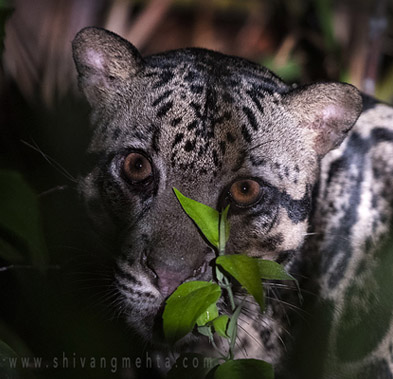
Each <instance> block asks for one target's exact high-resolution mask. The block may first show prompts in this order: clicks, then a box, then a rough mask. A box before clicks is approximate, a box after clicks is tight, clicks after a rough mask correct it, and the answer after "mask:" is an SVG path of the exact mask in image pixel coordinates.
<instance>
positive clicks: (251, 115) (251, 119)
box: [243, 107, 258, 131]
mask: <svg viewBox="0 0 393 379" xmlns="http://www.w3.org/2000/svg"><path fill="white" fill-rule="evenodd" d="M243 112H244V114H245V115H246V116H247V119H248V122H249V124H250V125H251V127H252V128H253V129H254V130H255V131H257V130H258V122H257V120H256V118H255V115H254V112H253V111H252V110H251V109H250V108H248V107H243Z"/></svg>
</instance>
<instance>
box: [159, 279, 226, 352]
mask: <svg viewBox="0 0 393 379" xmlns="http://www.w3.org/2000/svg"><path fill="white" fill-rule="evenodd" d="M220 296H221V288H220V287H219V286H218V285H217V284H215V283H210V282H202V281H194V282H186V283H183V284H181V285H180V286H179V287H178V288H177V289H176V291H175V292H174V293H173V294H172V295H171V296H170V297H169V298H168V300H167V301H166V306H165V309H164V313H163V316H162V318H163V320H164V334H165V337H166V339H167V341H168V342H169V343H171V344H173V343H175V342H176V341H177V340H179V339H180V338H182V337H184V336H185V335H186V334H187V333H189V332H191V330H192V329H193V327H194V325H195V323H196V321H197V319H198V318H199V317H200V316H201V315H202V314H203V313H204V312H206V311H207V309H208V308H209V307H210V306H211V305H212V304H215V303H216V302H217V300H218V299H219V298H220Z"/></svg>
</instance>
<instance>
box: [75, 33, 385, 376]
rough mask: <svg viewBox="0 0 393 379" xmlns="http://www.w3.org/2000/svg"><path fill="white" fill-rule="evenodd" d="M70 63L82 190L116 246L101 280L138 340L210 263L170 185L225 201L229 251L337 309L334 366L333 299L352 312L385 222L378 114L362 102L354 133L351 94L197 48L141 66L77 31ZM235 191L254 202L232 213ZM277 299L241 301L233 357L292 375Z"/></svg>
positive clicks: (105, 39)
mask: <svg viewBox="0 0 393 379" xmlns="http://www.w3.org/2000/svg"><path fill="white" fill-rule="evenodd" d="M73 52H74V60H75V63H76V67H77V70H78V73H79V85H80V88H81V90H82V92H83V93H84V94H85V96H86V98H87V100H88V101H89V103H90V105H91V107H92V124H93V125H94V136H93V139H92V142H91V145H90V149H89V153H90V154H92V155H93V156H94V157H96V162H97V163H96V165H95V167H94V168H92V170H91V172H90V173H89V174H87V175H86V176H85V177H84V178H82V179H81V182H80V183H81V184H80V190H81V193H82V195H83V196H84V198H85V201H86V205H87V208H88V210H89V212H90V214H91V216H92V220H93V221H94V223H95V224H96V226H97V228H98V229H99V230H101V234H103V235H104V236H106V237H107V238H110V239H111V240H112V241H116V242H115V243H114V246H119V255H118V260H117V261H118V269H117V272H116V274H115V280H116V283H117V288H118V291H119V294H120V296H121V298H122V302H123V308H124V309H123V310H124V313H125V315H126V318H127V320H128V322H129V323H130V324H131V325H132V326H133V327H134V328H135V329H136V330H138V331H139V332H140V333H141V334H142V335H143V336H144V337H145V338H147V339H155V338H158V336H157V333H156V329H155V326H156V325H157V323H158V324H159V320H160V317H161V311H162V306H163V304H164V301H165V298H166V297H167V296H168V295H169V294H170V293H171V292H172V291H173V290H174V289H175V288H176V287H177V286H178V285H179V284H181V283H182V282H184V281H186V280H195V279H200V280H209V279H211V278H212V275H213V274H212V271H211V266H209V262H210V261H211V260H212V259H214V257H215V255H214V251H213V250H212V249H211V248H210V247H209V246H208V245H207V244H206V242H205V241H204V239H203V238H202V237H201V236H200V235H199V234H198V233H196V229H195V226H194V225H193V223H192V222H191V220H190V219H188V218H187V216H186V215H185V213H184V212H183V210H182V209H181V207H180V205H179V203H178V202H177V200H176V198H175V196H174V194H173V190H172V188H173V187H177V188H178V189H179V190H180V191H182V192H183V193H184V194H185V195H187V196H188V197H191V198H193V199H195V200H198V201H200V202H202V203H205V204H207V205H210V206H212V207H215V208H218V209H221V208H222V207H224V206H225V205H226V204H231V207H230V213H229V219H230V223H231V235H230V239H229V241H228V246H227V249H228V253H239V252H241V253H244V254H247V255H250V256H255V257H262V258H266V259H272V260H275V261H277V262H280V263H282V264H285V265H286V267H287V268H288V269H289V270H291V271H292V272H293V273H294V274H295V275H298V277H299V278H304V277H310V280H309V282H310V283H312V286H311V285H310V286H311V287H312V288H313V289H314V290H315V289H317V290H318V291H319V295H320V298H321V299H323V300H324V301H326V302H329V301H331V302H333V303H334V304H336V311H334V312H333V313H332V316H331V319H332V320H331V323H332V325H333V327H332V328H331V330H330V329H329V330H330V331H329V332H328V337H326V351H328V353H327V354H326V356H327V357H328V358H327V361H329V362H334V364H335V365H336V366H335V367H338V365H339V363H340V362H339V360H340V358H337V357H338V355H337V354H336V353H337V351H336V350H335V348H334V344H335V339H337V333H339V331H340V327H341V326H340V325H341V324H340V322H339V319H340V318H341V317H343V309H344V313H345V306H346V302H352V303H356V302H359V304H361V303H362V302H361V301H360V300H359V301H358V300H357V298H356V296H357V295H352V297H351V296H350V295H348V289H349V288H350V287H351V286H361V285H362V283H361V282H360V281H356V280H355V281H353V280H351V279H352V278H353V277H356V276H358V274H357V273H359V272H361V273H362V275H366V276H367V275H368V273H369V272H371V271H370V270H372V262H373V258H374V256H373V254H374V255H375V254H376V253H375V252H376V251H377V247H378V245H379V241H380V240H383V238H384V236H386V234H387V232H388V229H389V225H390V222H391V217H392V216H391V205H392V195H391V192H392V191H391V190H389V189H390V188H392V179H391V178H392V170H393V159H392V157H393V144H392V142H393V141H392V140H393V110H392V108H391V107H389V106H387V105H383V104H379V103H376V102H374V101H373V100H372V99H369V98H366V97H363V103H364V109H363V113H362V115H361V116H360V118H359V120H358V121H357V119H358V117H359V115H360V113H361V111H362V97H361V95H360V93H359V92H358V91H357V90H356V89H355V88H354V87H352V86H350V85H346V84H341V83H317V84H312V85H309V86H305V87H291V86H288V85H286V84H285V83H283V82H282V81H281V80H280V79H279V78H278V77H276V76H275V75H274V74H273V73H271V72H270V71H269V70H267V69H266V68H263V67H260V66H259V65H256V64H254V63H251V62H249V61H246V60H244V59H241V58H235V57H230V56H226V55H223V54H220V53H216V52H212V51H208V50H203V49H182V50H175V51H171V52H167V53H163V54H157V55H153V56H150V57H146V58H142V57H141V56H140V54H139V52H138V51H137V50H136V49H135V47H134V46H132V45H131V44H130V43H129V42H127V41H125V40H123V39H122V38H120V37H119V36H117V35H115V34H113V33H110V32H108V31H105V30H103V29H98V28H86V29H83V30H82V31H81V32H79V33H78V35H77V36H76V37H75V39H74V41H73ZM355 123H356V125H355V127H353V125H354V124H355ZM343 141H344V142H343ZM338 146H339V147H338ZM337 147H338V148H337ZM336 148H337V149H336ZM130 152H136V153H139V154H143V155H144V156H145V157H146V158H147V159H148V160H149V162H150V164H151V166H152V178H153V179H152V180H151V181H149V183H148V184H146V185H145V186H144V187H138V186H137V185H135V184H132V183H130V182H129V181H128V180H127V178H125V175H124V172H123V171H122V166H123V164H124V160H125V157H126V156H127V155H128V154H129V153H130ZM247 179H251V180H254V181H256V182H257V183H258V184H259V186H260V190H261V196H260V198H259V199H258V201H257V202H256V203H253V204H252V205H250V206H239V204H236V203H235V202H234V201H233V198H232V197H231V196H230V194H229V189H230V186H231V185H232V184H233V183H234V182H236V181H239V180H247ZM307 236H309V237H308V238H306V237H307ZM368 262H370V264H368ZM310 268H311V269H310ZM307 285H308V284H307V283H306V284H305V286H307ZM278 287H279V284H278V283H267V284H266V291H267V298H268V306H267V309H266V311H265V313H264V314H263V315H257V312H256V309H255V304H253V303H251V304H250V305H249V306H248V307H246V309H245V311H244V314H243V315H242V316H241V317H240V321H241V324H240V326H241V327H240V329H239V330H240V336H239V354H240V355H244V356H248V357H255V358H260V359H265V360H267V361H269V362H272V363H273V364H274V365H276V367H277V371H278V372H280V370H281V372H282V373H284V374H283V375H284V377H294V378H295V377H297V376H296V375H297V374H296V373H295V369H293V370H292V371H290V372H289V373H288V371H285V368H284V363H283V362H284V361H290V360H289V359H287V355H288V354H289V349H290V345H291V343H290V342H291V341H290V340H293V339H294V337H295V335H296V333H297V332H292V330H290V328H291V327H292V322H291V324H289V318H288V317H287V316H288V308H289V309H290V308H291V304H287V303H288V302H291V301H292V300H293V299H292V297H293V293H295V298H296V296H297V295H296V292H294V291H288V290H287V291H286V286H284V287H285V288H284V290H281V291H279V290H278V289H277V288H278ZM286 292H290V293H291V295H289V296H287V295H286ZM355 292H356V291H355ZM276 295H279V296H280V298H278V299H277V301H274V299H271V298H272V297H274V296H276ZM286 304H287V305H286ZM222 306H223V307H224V305H222ZM361 306H363V307H364V304H363V305H362V304H361ZM224 308H225V307H224ZM293 324H294V325H296V324H297V322H296V321H294V322H293ZM299 329H301V327H300V328H299ZM391 335H392V334H389V333H388V331H386V333H385V334H384V336H382V337H381V339H380V340H379V342H380V344H379V345H378V346H377V345H376V346H375V349H374V350H373V351H372V352H370V354H367V355H366V357H365V359H362V360H361V363H359V364H358V365H357V366H356V369H358V368H359V367H360V366H361V365H364V364H367V367H368V368H367V369H368V370H371V371H370V372H373V371H372V370H374V369H373V367H375V370H385V367H387V368H388V369H387V370H388V371H386V370H385V371H386V372H391V371H393V363H392V360H391V358H390V360H389V359H388V354H389V347H391V344H390V341H391ZM288 336H290V337H288ZM198 344H199V342H196V343H195V342H194V343H193V345H194V346H193V348H195V349H198ZM191 345H192V344H191ZM295 346H296V344H295ZM199 348H201V346H200V345H199ZM204 348H205V347H202V349H204ZM363 358H364V357H363ZM365 362H366V363H365ZM352 363H353V362H352ZM347 366H348V367H349V366H350V365H345V367H347ZM288 367H291V365H290V364H288ZM352 369H355V368H352V367H351V368H349V369H348V370H352ZM340 370H341V369H340ZM322 372H325V374H321V376H320V377H322V375H325V376H326V377H327V378H332V377H333V376H331V373H329V372H328V371H326V370H325V369H323V368H322ZM337 372H339V370H338V369H337V371H336V373H335V374H334V375H335V376H334V377H335V378H338V377H344V376H339V374H337ZM340 372H344V371H342V370H341V371H340ZM348 372H353V371H348ZM363 372H364V370H363ZM285 375H286V376H285ZM343 375H344V374H343ZM302 377H305V376H302ZM348 377H351V376H348ZM381 377H382V376H381ZM386 377H388V376H386Z"/></svg>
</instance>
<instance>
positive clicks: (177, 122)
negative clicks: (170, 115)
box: [171, 117, 183, 127]
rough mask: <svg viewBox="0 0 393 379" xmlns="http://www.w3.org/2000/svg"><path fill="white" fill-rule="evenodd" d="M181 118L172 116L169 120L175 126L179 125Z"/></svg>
mask: <svg viewBox="0 0 393 379" xmlns="http://www.w3.org/2000/svg"><path fill="white" fill-rule="evenodd" d="M182 120H183V119H182V118H181V117H177V118H174V119H173V120H172V121H171V126H173V127H176V126H177V125H179V124H180V123H181V122H182Z"/></svg>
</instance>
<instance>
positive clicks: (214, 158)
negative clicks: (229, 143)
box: [212, 149, 219, 167]
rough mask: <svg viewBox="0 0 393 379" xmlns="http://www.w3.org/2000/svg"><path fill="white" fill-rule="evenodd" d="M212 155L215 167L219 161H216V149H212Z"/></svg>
mask: <svg viewBox="0 0 393 379" xmlns="http://www.w3.org/2000/svg"><path fill="white" fill-rule="evenodd" d="M212 155H213V163H214V165H215V166H216V167H218V164H219V161H218V154H217V150H216V149H213V151H212Z"/></svg>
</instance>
